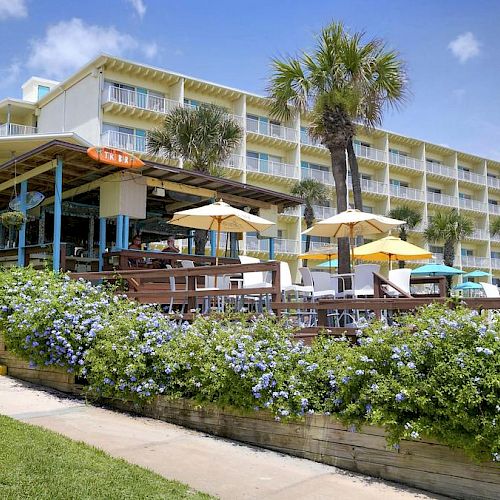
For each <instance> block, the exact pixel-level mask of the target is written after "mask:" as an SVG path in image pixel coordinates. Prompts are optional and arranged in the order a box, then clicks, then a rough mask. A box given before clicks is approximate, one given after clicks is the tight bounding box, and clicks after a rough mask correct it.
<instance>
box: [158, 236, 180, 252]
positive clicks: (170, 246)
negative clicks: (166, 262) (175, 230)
mask: <svg viewBox="0 0 500 500" xmlns="http://www.w3.org/2000/svg"><path fill="white" fill-rule="evenodd" d="M162 252H173V253H180V250H179V249H178V248H177V247H176V246H175V237H174V236H169V237H168V238H167V246H166V247H165V248H164V249H163V250H162Z"/></svg>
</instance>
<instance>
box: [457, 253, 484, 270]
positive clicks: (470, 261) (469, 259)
mask: <svg viewBox="0 0 500 500" xmlns="http://www.w3.org/2000/svg"><path fill="white" fill-rule="evenodd" d="M462 266H464V267H483V268H489V267H490V259H489V258H488V257H475V256H472V255H462Z"/></svg>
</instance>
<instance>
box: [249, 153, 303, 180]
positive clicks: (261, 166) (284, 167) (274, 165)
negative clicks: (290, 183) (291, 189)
mask: <svg viewBox="0 0 500 500" xmlns="http://www.w3.org/2000/svg"><path fill="white" fill-rule="evenodd" d="M246 160H247V172H259V173H261V174H269V175H274V176H276V177H284V178H286V179H298V178H299V172H298V169H297V168H295V166H294V165H290V164H288V163H281V162H277V161H272V160H263V159H262V158H251V157H249V156H247V158H246Z"/></svg>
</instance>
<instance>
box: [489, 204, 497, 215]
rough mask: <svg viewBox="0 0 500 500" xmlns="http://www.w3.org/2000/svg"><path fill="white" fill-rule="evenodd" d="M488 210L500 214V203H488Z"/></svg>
mask: <svg viewBox="0 0 500 500" xmlns="http://www.w3.org/2000/svg"><path fill="white" fill-rule="evenodd" d="M488 211H489V212H490V214H495V215H500V205H493V203H488Z"/></svg>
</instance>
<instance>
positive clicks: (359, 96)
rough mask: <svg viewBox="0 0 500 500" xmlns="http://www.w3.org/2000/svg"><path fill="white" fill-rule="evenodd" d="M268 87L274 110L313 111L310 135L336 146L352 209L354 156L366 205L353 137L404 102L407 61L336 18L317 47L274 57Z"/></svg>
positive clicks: (280, 114)
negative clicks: (359, 124) (359, 128)
mask: <svg viewBox="0 0 500 500" xmlns="http://www.w3.org/2000/svg"><path fill="white" fill-rule="evenodd" d="M272 68H273V69H272V75H271V78H270V82H269V86H268V92H269V95H270V97H271V99H272V108H271V114H272V115H273V116H275V117H276V118H278V119H284V120H288V119H290V118H291V117H292V116H293V114H294V113H308V114H309V116H310V117H311V122H312V125H311V128H310V131H309V133H310V135H311V137H312V138H314V139H316V140H318V141H320V142H321V143H322V144H323V145H324V146H325V147H326V148H327V149H328V151H329V152H330V160H331V165H332V172H333V177H334V180H335V186H336V194H337V211H338V212H342V211H344V210H346V209H347V194H348V192H347V183H346V174H347V163H346V150H347V149H349V151H350V158H351V159H353V160H354V161H351V162H350V168H351V174H352V182H353V190H354V197H355V206H356V208H359V209H360V210H361V209H362V199H361V185H360V179H359V172H358V169H357V162H356V161H355V156H354V149H353V145H352V140H353V137H354V135H355V132H356V124H355V121H357V120H359V121H361V122H362V123H364V124H366V125H368V126H374V125H378V124H380V122H381V119H382V111H383V109H384V108H385V107H386V106H387V105H395V104H398V103H400V102H401V101H402V100H403V98H404V95H405V87H406V77H405V71H404V66H403V63H402V61H401V60H400V59H399V57H398V54H397V53H396V52H394V51H390V50H387V49H386V47H385V45H384V44H383V43H382V42H381V41H380V40H377V39H373V40H368V41H365V40H364V34H363V33H354V34H350V33H348V32H347V31H346V30H345V28H344V26H343V25H342V23H332V24H330V25H328V26H327V27H326V28H324V29H323V30H322V32H321V33H320V35H319V37H318V40H317V43H316V47H315V48H314V50H313V51H312V52H311V53H304V54H302V55H301V56H298V57H288V58H286V59H284V60H282V59H274V60H273V61H272ZM339 256H340V257H339V271H340V272H348V271H349V268H350V255H349V241H348V239H347V238H345V239H344V238H343V239H341V240H339Z"/></svg>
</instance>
